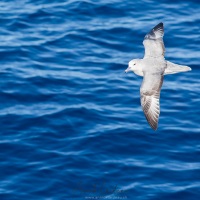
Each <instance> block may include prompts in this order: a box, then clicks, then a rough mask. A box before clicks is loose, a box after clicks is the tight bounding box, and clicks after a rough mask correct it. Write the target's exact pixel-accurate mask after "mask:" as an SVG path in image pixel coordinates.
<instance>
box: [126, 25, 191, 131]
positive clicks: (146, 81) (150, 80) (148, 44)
mask: <svg viewBox="0 0 200 200" xmlns="http://www.w3.org/2000/svg"><path fill="white" fill-rule="evenodd" d="M163 35H164V27H163V23H162V22H161V23H159V24H158V25H157V26H155V27H154V28H153V29H152V30H151V31H150V32H149V33H148V34H147V35H146V36H145V38H144V41H143V45H144V48H145V55H144V58H143V59H133V60H131V61H130V62H129V65H128V68H127V69H126V70H125V72H129V71H133V72H134V73H135V74H137V75H139V76H143V82H142V85H141V87H140V101H141V105H142V109H143V111H144V114H145V117H146V119H147V121H148V123H149V125H150V126H151V128H152V129H153V130H157V128H158V118H159V115H160V90H161V87H162V84H163V78H164V75H166V74H175V73H179V72H186V71H190V70H191V68H190V67H188V66H183V65H177V64H174V63H172V62H169V61H166V60H165V58H164V53H165V47H164V43H163Z"/></svg>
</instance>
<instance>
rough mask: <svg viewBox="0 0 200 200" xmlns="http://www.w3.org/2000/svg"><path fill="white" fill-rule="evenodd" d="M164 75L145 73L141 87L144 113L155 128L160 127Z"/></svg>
mask: <svg viewBox="0 0 200 200" xmlns="http://www.w3.org/2000/svg"><path fill="white" fill-rule="evenodd" d="M162 83H163V75H161V74H149V73H145V74H144V77H143V82H142V85H141V87H140V100H141V105H142V109H143V111H144V115H145V117H146V119H147V121H148V123H149V125H150V126H151V128H152V129H153V130H156V129H157V128H158V118H159V115H160V89H161V87H162Z"/></svg>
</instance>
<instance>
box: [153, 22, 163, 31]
mask: <svg viewBox="0 0 200 200" xmlns="http://www.w3.org/2000/svg"><path fill="white" fill-rule="evenodd" d="M158 28H162V29H163V28H164V24H163V23H162V22H160V23H159V24H157V25H156V26H155V27H154V28H153V29H154V30H156V29H158Z"/></svg>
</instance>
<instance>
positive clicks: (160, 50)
mask: <svg viewBox="0 0 200 200" xmlns="http://www.w3.org/2000/svg"><path fill="white" fill-rule="evenodd" d="M163 36H164V27H163V23H162V22H161V23H159V24H158V25H156V26H155V27H154V28H153V29H152V30H151V31H150V32H149V33H148V34H147V35H146V36H145V38H144V41H143V45H144V48H145V55H144V58H147V57H154V58H157V57H163V56H164V53H165V46H164V43H163Z"/></svg>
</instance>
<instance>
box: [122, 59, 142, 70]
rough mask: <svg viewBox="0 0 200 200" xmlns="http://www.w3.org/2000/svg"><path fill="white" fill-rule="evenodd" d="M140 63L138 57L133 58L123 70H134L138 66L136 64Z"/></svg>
mask: <svg viewBox="0 0 200 200" xmlns="http://www.w3.org/2000/svg"><path fill="white" fill-rule="evenodd" d="M139 63H140V59H133V60H131V61H130V62H129V63H128V68H127V69H126V70H125V72H126V73H127V72H129V71H134V70H136V69H137V68H138V65H139Z"/></svg>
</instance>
